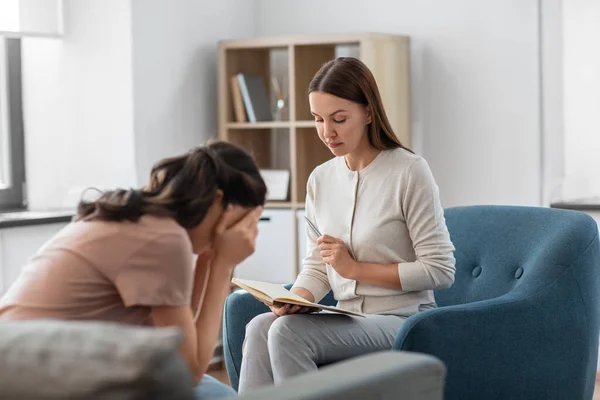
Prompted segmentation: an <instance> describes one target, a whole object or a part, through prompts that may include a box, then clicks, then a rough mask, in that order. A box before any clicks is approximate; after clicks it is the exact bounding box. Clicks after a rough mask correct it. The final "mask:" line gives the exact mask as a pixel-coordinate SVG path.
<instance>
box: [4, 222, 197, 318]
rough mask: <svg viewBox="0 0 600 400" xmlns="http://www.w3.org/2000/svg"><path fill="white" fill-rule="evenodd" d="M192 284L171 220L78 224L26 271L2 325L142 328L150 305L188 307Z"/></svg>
mask: <svg viewBox="0 0 600 400" xmlns="http://www.w3.org/2000/svg"><path fill="white" fill-rule="evenodd" d="M192 278H193V254H192V245H191V242H190V239H189V236H188V234H187V232H186V231H185V229H184V228H182V227H181V226H180V225H179V224H177V222H175V221H174V220H173V219H170V218H158V217H153V216H148V215H145V216H143V217H142V218H141V219H140V220H139V221H138V222H137V223H133V222H128V221H126V222H106V221H92V222H75V223H72V224H70V225H68V226H67V227H65V228H64V229H63V230H61V231H60V232H59V233H58V235H57V236H55V237H54V238H53V239H51V240H50V241H49V242H48V243H46V244H45V245H44V246H43V247H42V248H41V249H40V250H39V251H38V252H37V253H36V254H35V255H34V256H33V257H31V259H30V260H29V261H28V263H27V264H26V265H25V266H24V267H23V269H22V271H21V274H20V275H19V277H18V279H17V280H16V281H15V283H14V284H13V285H12V286H11V287H10V289H9V290H8V292H7V293H6V294H5V295H4V296H3V297H2V299H1V300H0V319H38V318H51V319H70V320H72V319H77V320H101V321H112V322H121V323H127V324H134V325H146V324H149V323H151V322H150V321H149V317H150V308H151V307H152V306H181V305H188V304H190V299H191V292H192Z"/></svg>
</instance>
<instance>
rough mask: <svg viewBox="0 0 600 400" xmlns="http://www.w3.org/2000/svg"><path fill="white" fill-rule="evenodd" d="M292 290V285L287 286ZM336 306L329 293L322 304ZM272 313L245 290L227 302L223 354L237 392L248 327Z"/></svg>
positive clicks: (224, 315)
mask: <svg viewBox="0 0 600 400" xmlns="http://www.w3.org/2000/svg"><path fill="white" fill-rule="evenodd" d="M285 287H286V288H287V289H290V288H291V287H292V285H291V284H290V285H285ZM320 303H321V304H325V305H335V304H336V301H335V299H334V298H333V293H332V292H329V293H328V294H327V296H325V297H324V298H323V300H321V302H320ZM266 312H270V310H269V308H268V307H267V306H265V305H264V304H263V303H261V302H260V301H258V300H256V299H255V298H254V297H252V295H251V294H249V293H248V292H246V291H244V290H240V291H236V292H234V293H232V294H230V295H229V296H228V297H227V300H226V301H225V310H224V313H223V353H224V357H225V365H226V367H227V374H228V376H229V382H230V383H231V386H232V387H233V388H234V389H236V390H237V388H238V384H239V377H240V375H239V374H240V366H241V364H242V344H243V343H244V337H245V336H246V325H248V323H249V322H250V321H251V320H252V319H253V318H254V317H256V316H257V315H259V314H262V313H266Z"/></svg>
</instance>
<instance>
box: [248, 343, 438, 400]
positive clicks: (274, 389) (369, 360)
mask: <svg viewBox="0 0 600 400" xmlns="http://www.w3.org/2000/svg"><path fill="white" fill-rule="evenodd" d="M445 375H446V369H445V367H444V365H443V363H442V362H441V361H440V360H438V359H437V358H435V357H431V356H427V355H424V354H416V353H408V352H394V351H386V352H378V353H372V354H369V355H366V356H361V357H356V358H352V359H350V360H347V361H343V362H340V363H337V364H333V365H330V366H327V367H323V368H321V369H319V371H316V372H311V373H308V374H305V375H301V376H298V377H296V378H292V379H290V380H289V381H286V382H284V383H282V384H281V385H277V386H271V387H268V388H264V389H258V390H256V391H253V392H249V393H247V394H243V395H241V396H239V397H237V398H236V399H239V400H263V399H273V400H317V399H328V400H363V399H381V400H392V399H394V400H396V399H398V398H399V396H400V397H401V398H402V399H405V400H442V398H443V391H444V378H445Z"/></svg>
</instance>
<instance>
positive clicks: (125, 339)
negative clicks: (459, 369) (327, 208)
mask: <svg viewBox="0 0 600 400" xmlns="http://www.w3.org/2000/svg"><path fill="white" fill-rule="evenodd" d="M0 332H1V334H0V365H1V370H0V399H3V400H4V399H11V400H17V399H18V400H34V399H35V400H45V399H56V400H58V399H61V400H62V399H71V400H79V399H86V400H105V399H106V400H133V399H143V400H162V399H164V400H194V399H195V398H194V392H193V387H194V382H193V381H192V378H191V375H190V372H189V370H188V368H187V365H186V364H185V362H184V361H183V358H182V357H181V356H180V355H179V351H178V347H179V343H180V340H181V334H180V332H179V331H178V330H177V329H174V328H160V329H153V328H138V327H126V326H123V325H116V324H106V323H97V322H65V321H23V322H0ZM444 377H445V368H444V365H443V364H442V363H441V361H439V360H438V359H436V358H434V357H431V356H425V355H418V354H411V353H398V352H391V351H390V352H383V353H378V354H372V355H369V356H368V357H364V358H357V359H354V360H350V361H349V362H345V363H340V364H337V365H335V366H333V367H331V368H324V369H323V370H320V371H318V372H317V373H313V374H307V375H305V376H301V377H298V378H296V379H292V380H290V381H289V383H286V384H284V385H282V386H273V387H270V388H265V389H261V390H257V391H256V392H253V393H248V394H247V395H244V396H240V397H237V398H238V399H240V400H250V399H256V400H258V399H270V400H312V399H315V400H316V399H332V400H338V399H339V400H341V399H349V400H362V399H381V400H388V399H389V400H391V399H396V398H397V393H398V390H400V389H402V391H403V392H404V397H403V399H408V400H441V399H442V393H443V385H444Z"/></svg>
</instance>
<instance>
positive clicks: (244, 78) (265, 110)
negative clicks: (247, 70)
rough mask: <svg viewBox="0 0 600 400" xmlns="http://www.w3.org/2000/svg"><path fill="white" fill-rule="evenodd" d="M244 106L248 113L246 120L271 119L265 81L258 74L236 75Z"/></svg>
mask: <svg viewBox="0 0 600 400" xmlns="http://www.w3.org/2000/svg"><path fill="white" fill-rule="evenodd" d="M236 77H237V81H238V85H239V88H240V93H241V96H242V100H243V102H244V108H245V110H246V114H247V115H248V121H250V122H261V121H272V120H273V117H272V115H271V109H270V107H269V96H268V95H267V87H266V85H265V81H264V79H263V77H262V76H260V75H253V74H243V73H239V74H237V75H236Z"/></svg>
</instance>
